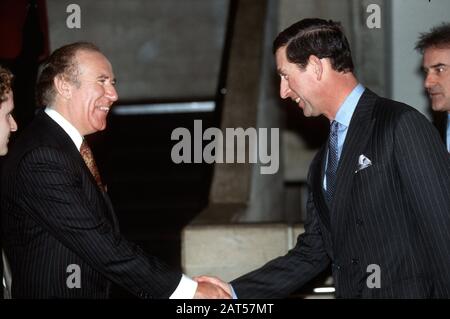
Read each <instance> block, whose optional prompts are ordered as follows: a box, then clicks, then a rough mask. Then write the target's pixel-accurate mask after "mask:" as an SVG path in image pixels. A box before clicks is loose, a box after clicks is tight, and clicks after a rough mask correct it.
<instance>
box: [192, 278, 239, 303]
mask: <svg viewBox="0 0 450 319" xmlns="http://www.w3.org/2000/svg"><path fill="white" fill-rule="evenodd" d="M197 282H198V286H197V290H196V291H195V295H194V299H231V295H230V294H229V293H228V292H226V291H225V290H223V289H222V288H221V287H220V286H217V285H215V284H213V283H211V282H208V281H201V282H200V281H197Z"/></svg>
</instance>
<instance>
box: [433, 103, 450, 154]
mask: <svg viewBox="0 0 450 319" xmlns="http://www.w3.org/2000/svg"><path fill="white" fill-rule="evenodd" d="M447 121H448V113H447V112H439V114H437V116H436V118H435V123H434V125H435V126H436V128H437V129H438V131H439V134H441V137H442V140H443V141H444V144H445V146H446V147H447Z"/></svg>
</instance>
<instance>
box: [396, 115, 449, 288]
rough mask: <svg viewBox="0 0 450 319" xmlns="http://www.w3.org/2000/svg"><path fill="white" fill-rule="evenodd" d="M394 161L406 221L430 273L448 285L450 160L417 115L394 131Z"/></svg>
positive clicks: (430, 128)
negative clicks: (425, 257)
mask: <svg viewBox="0 0 450 319" xmlns="http://www.w3.org/2000/svg"><path fill="white" fill-rule="evenodd" d="M395 160H396V165H397V168H398V171H399V173H400V180H401V187H402V191H403V192H404V194H405V195H406V201H407V203H406V205H409V207H408V208H409V209H408V210H407V211H409V213H410V216H409V217H410V219H411V220H412V221H414V224H415V225H416V227H417V229H416V230H415V233H414V234H413V235H414V236H419V237H420V240H419V242H420V245H424V247H422V248H423V251H426V252H428V253H429V256H427V260H429V264H428V265H427V267H429V268H430V270H431V272H433V273H435V274H437V275H438V276H447V278H446V279H443V278H442V280H448V282H449V283H450V275H449V272H448V270H449V269H450V231H449V230H450V157H449V154H448V153H447V151H446V149H445V146H444V144H443V143H442V141H441V139H440V137H439V134H438V133H437V131H436V130H435V128H434V127H433V126H432V125H431V123H429V122H428V120H427V119H425V117H424V116H423V115H421V114H420V113H418V112H407V113H404V114H403V116H402V117H401V118H400V120H399V122H398V124H397V127H396V130H395ZM445 274H446V275H445Z"/></svg>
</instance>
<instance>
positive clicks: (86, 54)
mask: <svg viewBox="0 0 450 319" xmlns="http://www.w3.org/2000/svg"><path fill="white" fill-rule="evenodd" d="M75 59H76V61H77V64H78V69H79V72H80V74H86V75H93V76H100V75H102V76H106V77H111V78H113V77H114V74H113V69H112V65H111V63H110V62H109V60H108V59H107V58H106V57H105V56H104V55H103V54H102V53H100V52H96V51H79V52H77V54H76V56H75Z"/></svg>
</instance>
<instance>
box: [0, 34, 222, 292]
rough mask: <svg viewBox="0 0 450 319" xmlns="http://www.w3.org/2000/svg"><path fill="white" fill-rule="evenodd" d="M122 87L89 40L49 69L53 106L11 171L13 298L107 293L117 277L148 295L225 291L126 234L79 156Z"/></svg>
mask: <svg viewBox="0 0 450 319" xmlns="http://www.w3.org/2000/svg"><path fill="white" fill-rule="evenodd" d="M114 85H115V78H114V74H113V71H112V67H111V64H110V63H109V61H108V60H107V58H106V57H105V56H104V55H103V54H102V53H101V52H100V50H99V49H98V48H97V47H95V46H94V45H93V44H90V43H74V44H69V45H66V46H63V47H61V48H59V49H58V50H56V51H55V52H54V53H53V54H52V55H51V56H50V58H49V60H48V61H47V62H46V63H45V65H44V67H43V70H42V73H41V75H40V78H39V80H38V98H39V99H40V101H41V105H46V106H47V107H46V109H45V111H42V112H40V113H39V114H38V115H37V116H36V118H35V119H34V120H33V122H32V123H31V124H30V125H29V126H28V127H27V129H26V130H25V131H24V132H22V134H21V135H20V136H19V139H18V140H17V143H16V144H15V145H14V147H13V149H12V151H11V152H10V156H9V157H8V158H7V159H6V161H5V163H4V169H3V176H2V212H3V213H2V229H3V242H4V248H5V251H6V254H7V256H8V258H9V261H10V265H11V272H12V296H13V298H108V297H109V291H110V286H111V282H115V283H116V284H118V285H120V286H122V287H123V288H125V289H127V290H129V291H130V292H131V293H132V294H134V295H136V296H138V297H141V298H192V297H200V298H202V297H206V296H210V297H221V298H226V297H227V294H226V293H225V292H224V291H223V290H222V289H221V288H219V287H216V286H214V285H213V284H209V283H200V284H197V283H196V282H195V281H193V280H192V279H190V278H188V277H186V276H185V275H183V274H182V273H181V272H180V271H176V270H172V269H169V267H168V266H167V265H165V264H164V263H163V262H162V261H160V260H158V259H157V258H155V257H152V256H149V255H147V254H146V253H145V252H144V251H143V250H142V249H141V248H140V247H138V246H137V245H135V244H133V243H131V242H129V241H127V240H126V239H125V238H124V237H123V236H122V235H121V234H120V231H119V227H118V223H117V219H116V216H115V214H114V211H113V208H112V205H111V202H110V200H109V198H108V195H107V194H106V193H105V192H104V189H103V187H102V185H101V182H100V181H99V178H98V176H96V174H95V173H94V171H93V170H90V169H91V166H92V165H91V164H92V162H93V161H92V159H90V160H86V164H87V165H88V166H89V168H88V166H87V165H86V164H85V161H84V160H83V158H82V156H81V155H80V148H82V147H83V144H84V141H83V140H84V136H85V135H88V134H92V133H95V132H97V131H101V130H103V129H105V127H106V117H107V114H108V111H109V110H110V108H111V105H112V104H113V102H114V101H116V100H117V98H118V96H117V92H116V89H115V87H114ZM84 149H86V147H84ZM93 166H95V165H93ZM93 166H92V167H93ZM92 169H93V168H92ZM91 171H92V172H93V173H92V174H91ZM94 176H96V177H95V178H94Z"/></svg>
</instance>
